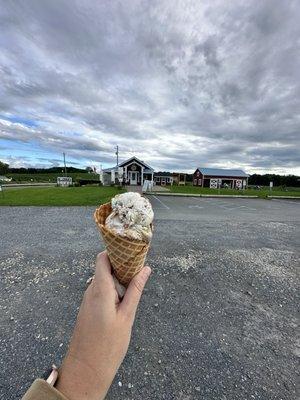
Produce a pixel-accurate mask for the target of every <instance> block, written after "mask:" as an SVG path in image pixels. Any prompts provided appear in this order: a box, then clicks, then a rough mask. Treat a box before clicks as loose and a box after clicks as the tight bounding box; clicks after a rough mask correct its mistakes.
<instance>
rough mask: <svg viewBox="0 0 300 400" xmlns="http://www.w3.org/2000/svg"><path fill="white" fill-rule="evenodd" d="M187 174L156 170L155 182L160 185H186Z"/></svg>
mask: <svg viewBox="0 0 300 400" xmlns="http://www.w3.org/2000/svg"><path fill="white" fill-rule="evenodd" d="M185 181H186V174H184V173H179V172H155V173H154V183H155V184H156V185H160V186H168V185H173V183H175V184H177V185H185Z"/></svg>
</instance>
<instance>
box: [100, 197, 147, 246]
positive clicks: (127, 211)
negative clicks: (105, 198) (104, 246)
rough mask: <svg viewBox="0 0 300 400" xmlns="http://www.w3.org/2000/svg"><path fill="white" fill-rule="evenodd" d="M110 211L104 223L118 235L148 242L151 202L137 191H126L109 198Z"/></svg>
mask: <svg viewBox="0 0 300 400" xmlns="http://www.w3.org/2000/svg"><path fill="white" fill-rule="evenodd" d="M111 207H112V212H111V213H110V215H109V216H108V217H107V218H106V221H105V225H106V226H107V228H109V229H111V230H113V231H114V232H116V233H117V234H118V235H120V236H124V237H127V238H128V239H137V240H142V241H144V242H147V243H148V242H150V240H151V238H152V227H151V223H152V221H153V216H154V214H153V210H152V206H151V203H150V201H149V200H148V199H146V198H145V197H142V196H141V195H140V194H139V193H134V192H128V193H123V194H119V195H117V196H115V197H114V198H113V199H112V200H111Z"/></svg>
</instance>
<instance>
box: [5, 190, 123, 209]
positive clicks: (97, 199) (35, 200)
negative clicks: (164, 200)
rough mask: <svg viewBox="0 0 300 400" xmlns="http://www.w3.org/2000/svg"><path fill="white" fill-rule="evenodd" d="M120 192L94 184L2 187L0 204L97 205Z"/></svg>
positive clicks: (120, 191)
mask: <svg viewBox="0 0 300 400" xmlns="http://www.w3.org/2000/svg"><path fill="white" fill-rule="evenodd" d="M122 192H123V190H122V189H118V188H116V187H95V186H85V187H67V188H62V187H51V188H43V187H42V188H40V187H39V188H26V189H21V188H20V189H9V190H5V189H4V191H3V192H0V206H1V205H2V206H97V205H99V204H103V203H107V202H108V201H110V199H111V198H112V197H113V196H115V195H116V194H118V193H122Z"/></svg>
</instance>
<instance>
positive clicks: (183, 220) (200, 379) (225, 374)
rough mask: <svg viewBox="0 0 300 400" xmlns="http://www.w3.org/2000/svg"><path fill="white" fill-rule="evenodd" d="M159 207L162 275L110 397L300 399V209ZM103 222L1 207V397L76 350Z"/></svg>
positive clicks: (242, 204)
mask: <svg viewBox="0 0 300 400" xmlns="http://www.w3.org/2000/svg"><path fill="white" fill-rule="evenodd" d="M150 199H151V202H152V204H153V206H154V210H155V215H156V220H155V236H154V240H153V245H152V248H151V251H150V254H149V257H148V262H149V264H150V265H151V266H152V268H153V275H152V277H151V280H150V282H149V284H148V286H147V288H146V290H145V294H144V296H143V299H142V302H141V305H140V308H139V313H138V315H137V320H136V324H135V329H134V334H133V338H132V342H131V346H130V350H129V352H128V354H127V356H126V359H125V362H124V364H123V365H122V367H121V369H120V371H119V373H118V375H117V377H116V379H115V381H114V383H113V386H112V387H111V390H110V392H109V394H108V397H107V398H108V399H111V400H119V399H123V400H127V399H128V400H129V399H134V400H139V399H143V400H145V399H176V400H191V399H214V400H215V399H222V400H225V399H230V400H234V399H239V400H240V399H247V400H248V399H264V400H267V399H268V400H269V399H274V400H277V399H278V400H279V399H289V400H290V399H296V398H297V394H296V379H297V368H296V366H297V360H298V357H299V354H300V349H299V343H300V341H299V340H298V342H297V339H296V328H297V312H298V311H299V310H297V307H298V304H299V294H298V293H299V292H297V289H298V288H299V285H298V275H297V266H299V237H300V228H299V227H300V224H299V222H300V213H299V211H300V202H297V201H296V202H293V201H288V200H278V201H276V200H269V201H268V200H260V199H255V200H253V199H249V200H247V199H209V198H175V197H166V196H151V197H150ZM92 213H93V208H91V207H64V208H59V207H51V208H50V207H49V208H47V207H0V221H1V228H0V274H1V280H0V294H1V296H0V309H1V313H0V330H1V331H0V346H1V360H0V366H1V368H0V398H1V399H5V400H7V399H19V398H20V397H21V396H22V394H23V393H24V391H25V390H26V389H27V388H28V386H29V385H30V384H31V382H32V381H33V380H34V378H36V377H38V376H40V375H41V374H42V373H43V372H44V371H45V370H46V369H47V368H48V367H49V366H50V365H51V364H52V363H53V362H54V363H56V364H59V363H60V361H61V359H62V357H63V355H64V353H65V351H66V349H67V344H68V341H69V339H70V335H71V332H72V328H73V325H74V321H75V318H76V313H77V311H78V307H79V305H80V301H81V298H82V293H83V291H84V289H85V286H86V284H85V282H86V280H87V278H88V277H89V276H91V274H92V272H93V266H94V259H95V256H96V254H97V253H98V252H99V251H101V250H103V244H102V242H101V241H100V240H99V234H98V231H97V229H96V227H95V225H94V222H93V219H92ZM297 344H298V347H297Z"/></svg>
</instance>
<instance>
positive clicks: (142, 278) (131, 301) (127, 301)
mask: <svg viewBox="0 0 300 400" xmlns="http://www.w3.org/2000/svg"><path fill="white" fill-rule="evenodd" d="M150 274H151V268H150V267H148V266H146V267H144V268H142V269H141V270H140V272H139V273H138V274H137V275H135V277H134V278H133V279H132V281H131V282H130V284H129V286H128V288H127V290H126V292H125V296H124V298H123V300H122V302H121V304H120V310H121V312H123V313H124V314H125V315H126V316H127V317H128V318H130V319H131V320H132V322H133V320H134V317H135V313H136V310H137V307H138V304H139V302H140V299H141V296H142V293H143V290H144V287H145V285H146V283H147V280H148V278H149V276H150Z"/></svg>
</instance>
